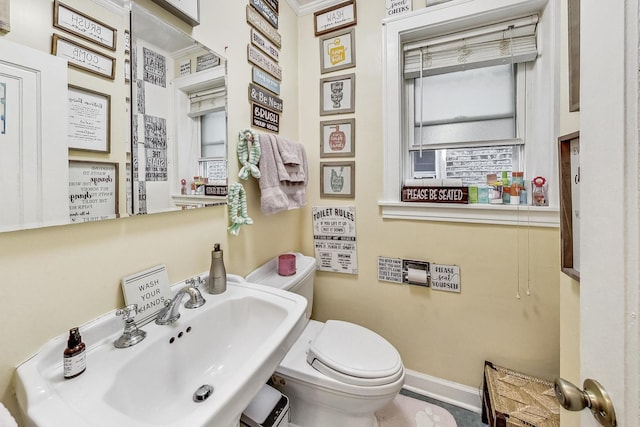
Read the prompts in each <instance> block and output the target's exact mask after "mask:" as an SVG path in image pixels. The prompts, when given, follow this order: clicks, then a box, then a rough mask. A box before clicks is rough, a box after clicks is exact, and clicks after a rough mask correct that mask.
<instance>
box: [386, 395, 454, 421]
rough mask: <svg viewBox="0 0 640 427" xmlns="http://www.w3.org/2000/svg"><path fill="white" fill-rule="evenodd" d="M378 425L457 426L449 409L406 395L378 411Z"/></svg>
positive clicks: (397, 397)
mask: <svg viewBox="0 0 640 427" xmlns="http://www.w3.org/2000/svg"><path fill="white" fill-rule="evenodd" d="M376 420H377V421H378V427H457V424H456V420H455V419H454V418H453V415H451V413H450V412H449V411H447V410H446V409H444V408H441V407H440V406H436V405H432V404H431V403H428V402H424V401H422V400H418V399H414V398H411V397H407V396H404V395H401V394H399V395H397V396H396V398H395V399H393V401H391V403H389V404H388V405H387V406H385V407H384V408H382V409H380V410H379V411H378V412H376Z"/></svg>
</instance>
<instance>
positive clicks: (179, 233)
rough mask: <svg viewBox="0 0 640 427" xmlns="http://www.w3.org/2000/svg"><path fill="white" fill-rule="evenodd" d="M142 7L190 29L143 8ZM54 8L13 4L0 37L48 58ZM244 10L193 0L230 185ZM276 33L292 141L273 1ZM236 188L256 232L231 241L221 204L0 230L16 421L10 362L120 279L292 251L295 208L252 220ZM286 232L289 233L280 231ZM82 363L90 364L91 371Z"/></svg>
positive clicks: (239, 117) (292, 73)
mask: <svg viewBox="0 0 640 427" xmlns="http://www.w3.org/2000/svg"><path fill="white" fill-rule="evenodd" d="M81 1H82V0H76V1H73V3H72V2H71V1H66V2H65V3H66V4H69V5H71V6H73V7H76V8H78V9H80V10H82V11H87V12H88V11H91V12H90V13H93V12H94V11H95V10H97V9H93V7H92V6H90V4H88V3H86V2H85V3H84V4H83V3H81ZM140 3H141V4H143V5H145V6H146V7H148V8H149V9H151V8H153V9H154V10H155V11H157V13H158V14H160V15H161V16H162V17H163V19H166V20H168V21H170V22H172V23H173V24H174V25H178V26H180V27H181V28H182V29H184V30H185V31H190V28H189V27H188V26H187V25H185V24H183V23H181V22H180V21H178V20H177V19H175V18H174V17H173V16H171V15H170V14H168V13H166V12H165V11H164V10H163V9H160V8H158V7H157V6H156V5H154V4H153V3H152V2H151V1H149V0H145V1H141V2H140ZM52 4H53V2H52V1H51V0H20V1H19V2H12V4H11V25H12V31H11V33H9V34H8V35H5V36H2V37H6V38H8V39H11V40H12V41H19V42H22V41H23V40H24V43H25V44H26V45H29V46H30V47H34V48H37V49H40V50H42V51H45V52H49V51H50V38H51V33H53V32H54V31H55V30H54V29H53V27H52V25H51V23H52V11H53V7H52ZM247 4H248V3H247V2H235V1H233V2H229V1H223V0H215V1H201V2H200V7H201V15H202V24H201V25H200V26H198V27H196V28H195V30H194V31H193V33H194V35H195V37H197V38H198V39H199V40H201V41H202V42H203V43H204V44H205V45H208V46H210V47H212V48H213V49H215V50H216V51H218V52H220V53H222V54H223V56H225V57H227V58H228V60H229V66H228V73H229V94H230V96H229V111H230V114H229V140H230V157H229V158H230V162H229V165H230V177H231V180H230V181H231V182H235V181H237V180H236V179H234V178H235V176H236V175H237V173H238V165H237V161H235V160H236V154H235V147H236V143H237V135H238V131H239V130H240V129H242V128H246V127H248V126H249V124H250V117H249V111H250V110H249V103H248V101H247V85H248V83H249V81H250V79H251V68H250V66H249V65H248V63H247V59H246V50H247V44H248V43H249V26H248V25H247V24H246V22H245V7H246V5H247ZM79 5H82V6H79ZM27 28H28V29H27ZM279 31H280V33H281V34H282V36H283V50H282V57H281V61H280V62H281V65H282V66H283V68H284V69H285V71H284V73H283V74H284V76H283V82H282V95H281V97H282V98H283V100H284V105H285V111H286V114H285V116H284V117H283V120H282V123H281V126H282V127H281V129H282V133H283V134H284V135H288V136H291V137H292V138H297V132H298V131H297V130H298V120H297V116H298V101H297V90H298V89H297V83H298V82H297V74H298V72H297V52H298V46H297V32H298V22H297V17H296V15H295V13H293V11H292V10H291V9H290V8H289V6H288V5H287V3H286V1H282V2H281V11H280V30H279ZM120 36H121V35H120V34H119V37H120ZM72 71H75V70H72ZM91 80H95V81H97V80H102V79H100V78H97V77H93V78H92V79H91V78H88V79H87V83H86V84H87V85H90V84H91ZM101 84H102V82H101ZM109 90H116V88H115V87H114V86H111V87H108V88H103V89H102V91H103V92H107V93H108V91H109ZM244 184H245V187H246V189H247V193H248V196H249V215H250V216H251V217H253V218H254V219H255V220H256V225H254V226H252V227H243V229H242V231H241V232H240V236H238V237H233V236H230V235H229V234H228V233H227V231H226V227H227V226H228V219H227V210H226V209H225V208H220V207H218V208H207V209H200V210H194V211H187V212H175V213H164V214H154V215H148V216H140V217H133V218H123V219H118V220H112V221H103V222H100V223H93V224H79V225H70V226H61V227H52V228H45V229H39V230H29V231H17V232H11V233H1V234H0V260H2V267H1V269H0V288H1V289H2V298H3V300H4V302H5V304H4V307H3V309H2V310H0V348H1V349H2V351H1V352H0V401H2V402H3V403H4V404H5V405H6V406H7V407H8V408H9V410H10V411H11V412H12V414H14V416H16V417H18V408H17V403H16V401H15V396H14V392H13V386H12V384H11V381H12V379H13V374H14V370H15V367H16V365H17V364H18V363H20V362H21V361H23V360H25V359H26V358H27V357H28V356H29V355H30V354H31V353H33V352H35V351H36V350H37V349H38V347H39V346H40V345H41V344H43V343H44V342H45V341H46V340H48V339H50V338H52V337H54V336H57V335H60V334H64V333H66V332H67V330H68V329H69V328H70V327H73V326H76V325H80V324H82V323H84V322H87V321H90V320H92V319H94V318H96V317H97V316H98V315H100V314H102V313H105V312H108V311H110V310H113V309H115V308H117V307H121V306H122V305H124V299H123V296H122V292H121V289H120V279H121V278H122V277H123V276H126V275H129V274H131V273H134V272H136V271H140V270H143V269H145V268H148V267H151V266H154V265H157V264H165V265H166V266H167V270H168V272H169V280H170V282H171V283H175V282H177V281H180V280H183V279H185V278H188V277H191V276H193V275H195V274H198V273H201V272H203V271H206V270H208V268H209V261H210V250H211V249H212V248H213V243H214V242H220V243H221V244H222V248H223V249H224V250H225V260H226V262H227V271H229V272H236V273H242V274H245V273H247V272H248V271H250V269H251V268H252V267H253V266H256V265H258V263H261V262H263V261H265V260H266V259H268V258H270V257H272V256H273V255H275V254H278V253H280V252H284V251H287V250H292V249H293V250H296V249H297V250H299V249H300V248H299V244H300V241H301V237H300V234H299V233H298V232H297V230H299V229H300V228H301V220H300V218H301V217H302V215H303V213H302V212H301V211H293V212H288V213H284V214H281V215H276V216H273V217H267V218H264V217H262V216H261V214H260V209H259V205H258V200H259V191H258V187H257V184H256V182H255V180H253V181H252V182H249V183H244ZM284 230H291V231H292V232H291V233H283V231H284ZM88 344H90V343H88ZM61 351H62V349H61ZM61 354H62V353H61ZM90 366H91V365H90V361H89V369H90Z"/></svg>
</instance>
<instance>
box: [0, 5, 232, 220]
mask: <svg viewBox="0 0 640 427" xmlns="http://www.w3.org/2000/svg"><path fill="white" fill-rule="evenodd" d="M131 3H132V2H130V1H129V0H58V1H55V2H53V7H50V8H42V2H41V0H20V1H18V2H12V3H11V31H10V32H8V33H2V32H0V50H1V51H2V52H3V55H2V56H3V63H2V64H0V68H2V69H0V101H1V102H0V106H1V108H0V116H2V117H1V120H0V199H2V200H3V203H2V205H3V206H2V208H1V209H0V232H5V231H15V230H22V229H30V228H39V227H46V226H54V225H63V224H69V223H77V222H86V221H98V220H103V219H113V218H120V217H125V216H129V215H134V214H146V213H153V212H163V211H168V210H175V209H186V208H192V207H199V206H208V205H212V204H224V203H225V202H226V197H225V196H224V195H223V194H226V193H224V190H225V189H226V186H222V185H218V186H216V184H222V183H224V184H225V185H226V140H227V133H226V73H225V70H226V63H225V60H224V59H223V58H222V57H221V56H219V55H217V54H215V53H213V52H211V51H210V50H209V49H206V48H205V47H203V46H201V45H200V44H198V43H197V42H195V41H194V40H193V39H191V38H190V37H189V36H188V35H186V33H184V32H182V31H180V30H177V29H175V28H174V27H172V26H169V25H168V24H167V23H166V22H164V21H162V20H160V19H157V18H156V17H155V16H154V13H158V14H159V15H161V14H162V13H165V14H166V12H164V9H162V8H160V7H159V6H158V7H156V5H155V4H150V5H149V10H151V11H152V12H149V11H147V10H143V9H142V8H140V7H138V6H137V5H136V4H135V3H134V4H131ZM130 8H133V11H132V12H130ZM73 22H75V23H84V24H86V25H85V29H86V28H96V26H97V27H99V28H101V29H102V30H106V29H109V31H111V30H113V34H115V37H114V39H113V40H111V41H105V40H102V39H100V38H98V37H97V36H96V34H93V35H91V34H89V35H87V34H84V33H83V31H84V30H83V29H82V28H80V27H74V26H73V24H72V23H73ZM131 25H135V26H137V28H138V29H139V31H138V32H136V30H134V29H133V28H131ZM138 34H140V35H141V37H137V36H138ZM149 35H156V36H159V35H162V36H163V38H162V39H159V40H155V41H154V40H151V39H147V38H148V36H149ZM131 36H133V37H131ZM142 36H144V38H143V37H142ZM134 42H135V44H136V47H138V48H140V50H141V54H140V55H139V56H138V55H135V56H136V57H137V58H139V59H140V61H141V62H140V63H138V64H137V65H138V67H139V69H140V70H141V74H140V75H139V78H140V79H141V80H142V81H143V82H144V70H145V67H144V58H145V56H144V47H145V46H146V47H147V48H149V49H150V50H151V51H152V52H155V55H154V54H151V55H148V56H147V59H148V60H149V62H148V64H147V65H148V67H147V72H148V75H147V77H148V78H155V79H156V82H158V81H159V79H161V78H162V76H163V75H164V78H165V79H166V80H165V84H166V86H167V92H166V94H162V95H158V93H156V92H155V90H154V89H155V88H151V89H148V90H146V91H145V89H147V87H145V86H146V85H142V86H141V87H142V90H143V91H145V92H144V94H145V95H146V100H147V102H146V104H140V105H144V106H143V108H144V107H148V108H147V109H148V110H149V111H147V112H146V113H144V112H143V111H144V110H140V109H139V108H138V104H137V101H138V95H139V94H140V93H139V91H138V85H137V81H136V80H135V79H136V78H137V77H138V74H136V75H135V76H134V75H133V71H134V70H133V69H132V68H131V66H132V65H133V58H134V53H135V52H134V50H133V43H134ZM145 44H148V45H145ZM153 46H156V47H157V46H162V49H159V48H155V49H154V48H151V47H153ZM77 47H79V48H80V49H76V48H77ZM75 51H80V52H84V53H85V54H86V55H89V56H92V55H94V54H95V55H96V56H98V57H100V58H101V59H102V60H106V64H107V65H106V66H105V65H104V64H103V65H101V66H100V68H99V69H97V70H90V69H88V68H87V67H84V68H83V67H82V66H79V64H72V62H73V60H74V59H75V58H72V57H70V55H72V52H75ZM158 54H160V55H162V56H163V57H164V58H165V61H166V62H165V65H166V66H167V68H166V71H165V72H164V74H162V73H161V72H160V71H159V69H158V63H157V62H154V61H159V60H160V59H159V58H160V56H159V55H158ZM86 55H85V56H86ZM9 56H11V57H12V58H13V59H11V60H10V59H8V58H9ZM187 57H188V58H189V65H188V66H187V61H186V60H187ZM65 61H68V62H69V66H67V63H66V62H65ZM109 66H112V67H113V69H112V70H109V69H108V67H109ZM105 67H107V68H105ZM169 67H170V68H169ZM25 70H28V71H29V70H35V72H34V73H33V75H29V73H28V72H26V71H25ZM110 71H112V72H110ZM135 71H138V69H136V70H135ZM187 71H188V73H187ZM20 73H23V74H22V75H21V74H20ZM36 74H37V76H38V77H34V76H35V75H36ZM45 75H46V76H45ZM38 79H42V80H38ZM38 81H40V82H42V83H41V85H42V88H43V89H44V90H42V91H39V90H37V88H38V87H39V86H38V84H40V83H38ZM17 82H26V83H20V84H23V88H22V89H20V88H19V86H18V84H17ZM24 84H26V85H27V86H28V85H31V86H33V88H34V89H33V90H31V89H29V88H28V87H27V86H24ZM25 88H26V89H25ZM25 94H26V95H28V96H30V98H28V99H27V96H26V95H25ZM158 96H159V97H160V98H161V99H162V101H163V102H165V107H163V108H165V110H164V113H163V114H165V116H160V115H159V114H156V113H157V112H155V111H153V109H154V108H157V106H156V105H153V106H152V105H149V101H150V100H151V99H154V97H158ZM190 96H191V97H190ZM132 100H133V102H132ZM72 103H75V104H73V105H75V106H73V107H72V106H71V105H72ZM38 106H41V107H38ZM43 106H44V107H43ZM105 109H106V112H104V111H105ZM40 111H41V112H42V114H41V116H38V114H36V112H40ZM145 114H147V115H150V116H151V114H156V115H155V116H151V118H147V120H146V127H147V128H148V129H147V134H146V135H145V118H144V116H145ZM133 117H135V118H136V121H135V122H134V121H132V118H133ZM153 117H155V118H153ZM18 118H19V119H18ZM160 119H163V120H160ZM29 120H30V121H29ZM29 123H30V124H29ZM140 123H141V124H142V125H141V126H140V125H139V124H140ZM85 126H86V127H85ZM162 132H164V134H163V133H162ZM85 133H86V134H85ZM85 135H86V136H87V139H86V140H83V138H84V136H85ZM161 135H164V140H163V139H162V138H160V136H161ZM202 135H204V136H202ZM140 136H142V138H140ZM147 137H148V138H147ZM72 140H73V141H72ZM147 140H149V142H147ZM163 141H164V142H163ZM145 144H151V145H150V146H149V147H147V146H146V145H145ZM162 144H166V146H164V147H162ZM153 145H155V146H153ZM158 147H160V148H161V150H156V148H158ZM132 148H134V149H132ZM162 150H164V152H162ZM158 151H159V152H158ZM140 162H144V167H142V168H141V167H140ZM147 164H148V165H149V166H150V167H149V168H148V167H147ZM135 166H137V168H136V167H135ZM154 167H156V169H153V168H154ZM134 173H135V175H134ZM165 177H166V178H165ZM194 177H198V179H197V180H194ZM147 178H152V179H153V181H152V180H150V179H147ZM204 178H207V180H208V181H209V182H208V186H205V185H203V184H204V181H205V179H204ZM162 179H164V181H162ZM182 179H185V187H186V188H185V191H184V193H187V194H181V193H183V191H182V185H181V183H180V182H181V180H182ZM192 183H194V193H196V194H191V184H192ZM205 190H207V191H208V193H209V194H214V195H213V196H212V195H205V194H204V193H205ZM199 193H203V194H199ZM216 195H217V196H216Z"/></svg>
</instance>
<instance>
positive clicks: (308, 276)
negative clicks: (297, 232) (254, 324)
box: [245, 252, 316, 319]
mask: <svg viewBox="0 0 640 427" xmlns="http://www.w3.org/2000/svg"><path fill="white" fill-rule="evenodd" d="M293 254H294V255H295V256H296V272H295V274H292V275H291V276H281V275H280V274H278V258H277V257H276V258H274V259H272V260H270V261H268V262H266V263H265V264H263V265H262V266H260V267H258V268H257V269H255V270H253V271H252V272H251V273H249V274H248V275H247V277H246V278H245V279H246V280H247V282H252V283H257V284H260V285H266V286H272V287H274V288H278V289H284V290H286V291H290V292H295V293H296V294H298V295H302V296H303V297H305V298H306V299H307V302H308V304H307V312H306V316H307V319H309V318H311V309H312V308H313V279H314V273H315V271H316V259H315V258H313V257H310V256H306V255H303V254H301V253H298V252H293Z"/></svg>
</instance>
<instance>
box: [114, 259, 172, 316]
mask: <svg viewBox="0 0 640 427" xmlns="http://www.w3.org/2000/svg"><path fill="white" fill-rule="evenodd" d="M122 291H123V293H124V302H125V304H126V305H131V304H137V305H138V314H140V315H141V317H140V318H145V317H148V316H150V315H152V314H154V313H157V312H158V311H160V310H161V309H162V308H164V302H165V301H168V300H170V299H171V289H170V288H169V276H168V275H167V268H166V267H165V266H164V265H158V266H156V267H153V268H150V269H148V270H144V271H141V272H139V273H135V274H132V275H130V276H126V277H123V278H122Z"/></svg>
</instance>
